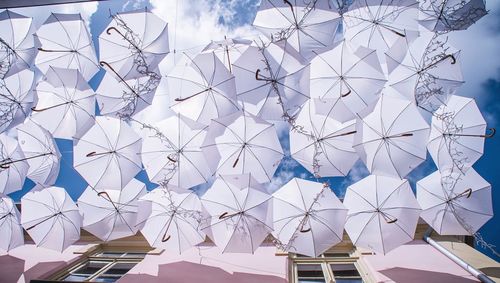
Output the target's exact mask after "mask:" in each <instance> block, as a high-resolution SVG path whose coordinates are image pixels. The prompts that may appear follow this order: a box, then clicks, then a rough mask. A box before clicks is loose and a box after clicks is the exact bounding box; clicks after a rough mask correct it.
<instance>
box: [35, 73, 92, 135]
mask: <svg viewBox="0 0 500 283" xmlns="http://www.w3.org/2000/svg"><path fill="white" fill-rule="evenodd" d="M35 90H36V94H37V95H38V103H37V104H36V107H33V108H32V110H33V114H32V120H33V121H35V122H36V123H37V124H39V125H41V126H43V127H44V128H45V129H47V130H48V131H49V132H50V133H52V135H54V137H56V138H62V139H73V138H80V137H81V136H82V135H83V134H85V132H87V130H88V129H89V128H90V127H91V126H92V125H93V124H94V118H95V101H96V99H95V93H94V92H93V91H92V89H91V88H90V86H89V85H88V83H87V82H86V80H85V79H84V78H83V77H82V75H81V74H80V72H79V71H78V70H76V69H61V68H55V67H49V68H48V70H47V73H46V74H45V77H44V79H43V81H40V82H39V83H38V85H37V86H36V89H35Z"/></svg>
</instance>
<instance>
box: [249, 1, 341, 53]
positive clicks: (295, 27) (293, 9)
mask: <svg viewBox="0 0 500 283" xmlns="http://www.w3.org/2000/svg"><path fill="white" fill-rule="evenodd" d="M341 23H342V17H341V15H340V14H339V11H338V10H337V9H334V8H333V6H332V5H331V4H330V3H329V1H300V0H285V1H282V0H263V1H262V2H261V3H260V6H259V10H258V11H257V15H256V16H255V19H254V22H253V25H254V26H255V27H256V28H257V29H258V30H260V31H261V32H262V33H264V35H266V36H267V37H268V38H270V39H271V40H272V41H281V40H286V41H287V42H288V44H290V45H291V46H292V47H293V48H294V49H295V50H296V51H298V52H299V53H300V54H301V55H302V56H303V57H304V58H307V59H311V58H312V57H314V56H315V53H314V51H318V50H321V49H325V48H328V47H331V46H332V45H333V44H334V42H335V41H336V39H337V38H338V37H341V34H342V29H341Z"/></svg>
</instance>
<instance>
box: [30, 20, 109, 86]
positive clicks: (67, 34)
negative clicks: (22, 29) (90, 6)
mask: <svg viewBox="0 0 500 283" xmlns="http://www.w3.org/2000/svg"><path fill="white" fill-rule="evenodd" d="M35 37H36V38H37V39H38V41H39V42H40V44H41V45H40V47H39V48H38V51H39V52H38V55H37V56H36V59H35V64H36V66H37V67H38V69H40V70H41V71H42V72H43V73H46V72H47V70H48V69H49V67H50V66H52V67H57V68H66V69H77V70H78V71H80V73H81V74H82V76H83V78H84V79H85V80H86V81H89V80H90V79H91V78H92V77H93V76H94V75H95V74H96V73H97V71H99V65H98V64H97V57H96V53H95V49H94V43H93V42H92V36H91V35H90V33H89V31H88V30H87V25H86V23H85V22H84V21H83V19H82V16H81V15H80V14H55V13H52V14H51V15H50V16H49V18H48V19H47V20H46V21H45V23H43V25H42V26H41V27H40V28H39V29H38V31H37V32H36V34H35ZM101 48H102V47H101Z"/></svg>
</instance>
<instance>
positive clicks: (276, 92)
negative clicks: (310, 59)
mask: <svg viewBox="0 0 500 283" xmlns="http://www.w3.org/2000/svg"><path fill="white" fill-rule="evenodd" d="M288 51H290V52H291V51H293V50H290V47H288V45H287V44H286V42H285V46H284V47H283V48H282V47H280V46H278V45H276V44H273V43H270V44H268V45H266V46H262V47H255V46H250V47H248V48H247V50H245V52H244V53H243V54H242V55H241V56H240V58H239V59H238V60H237V61H236V62H234V64H233V74H234V75H235V77H236V91H237V98H238V101H239V102H240V103H241V104H242V105H243V109H244V110H245V111H247V112H249V113H251V114H253V115H256V116H259V117H261V118H262V119H266V120H283V119H286V120H293V116H294V115H295V113H296V112H297V111H298V110H299V109H300V107H301V106H302V104H304V103H305V102H306V101H307V100H308V99H309V65H304V64H303V62H302V61H300V60H298V59H297V58H296V57H294V56H293V55H292V53H290V52H288Z"/></svg>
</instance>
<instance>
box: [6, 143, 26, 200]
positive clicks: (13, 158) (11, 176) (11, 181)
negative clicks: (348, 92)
mask: <svg viewBox="0 0 500 283" xmlns="http://www.w3.org/2000/svg"><path fill="white" fill-rule="evenodd" d="M28 168H29V165H28V162H27V161H26V158H25V157H24V154H23V152H22V151H21V148H20V147H19V144H18V143H17V141H16V140H15V139H13V138H11V137H9V136H7V135H6V134H0V194H4V195H8V194H10V193H13V192H15V191H18V190H20V189H21V188H22V187H23V184H24V179H25V178H26V175H27V174H28Z"/></svg>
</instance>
